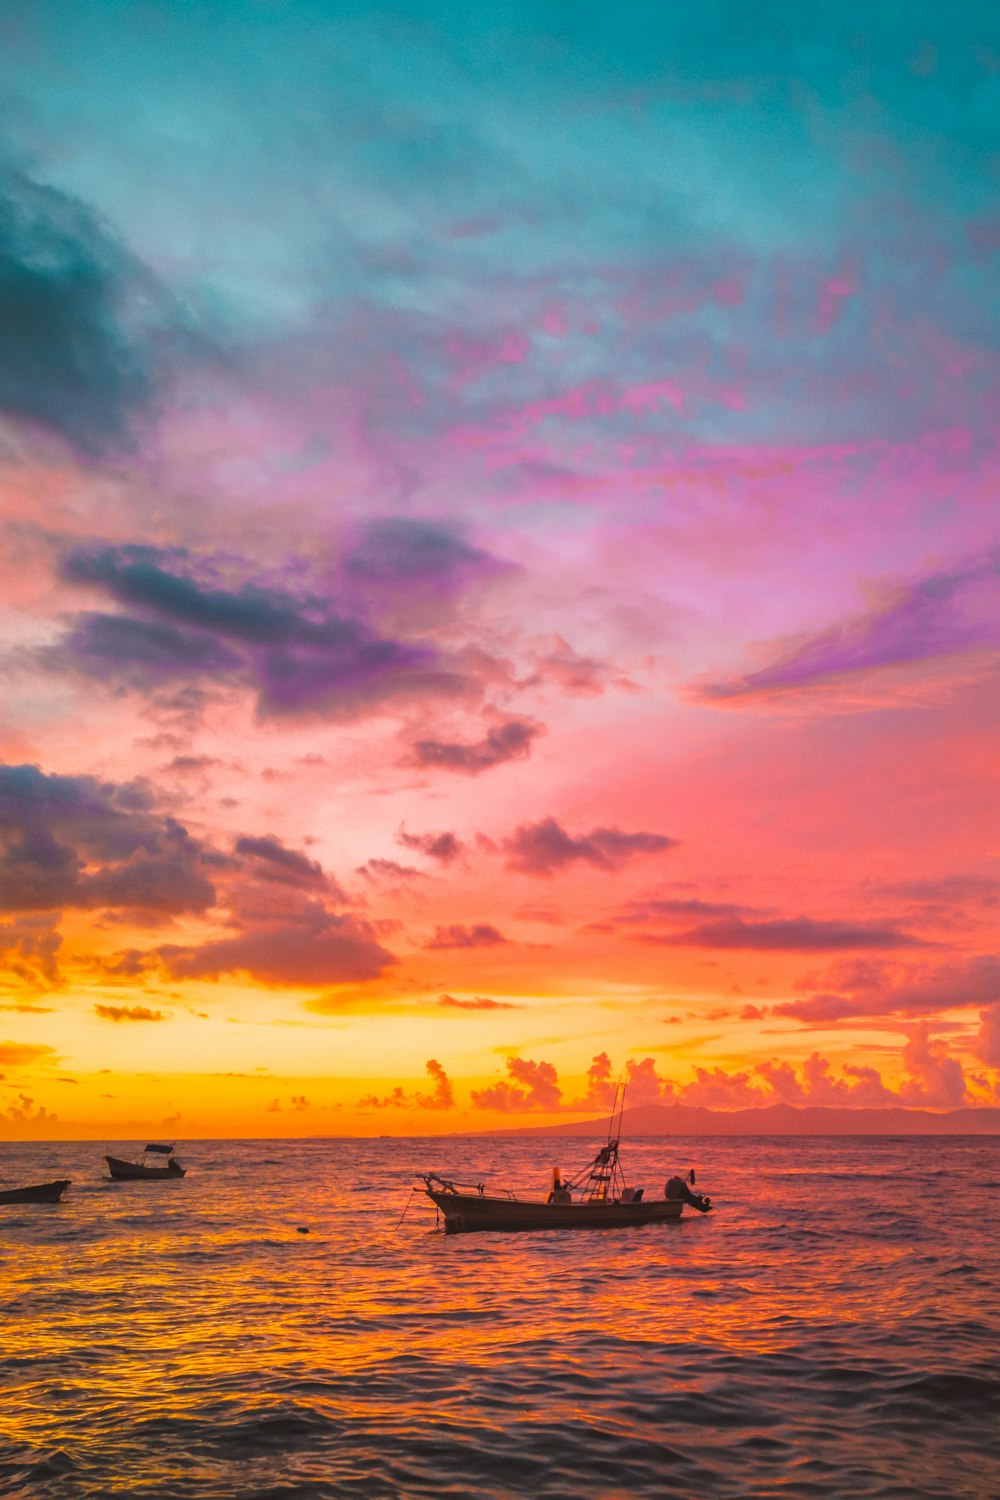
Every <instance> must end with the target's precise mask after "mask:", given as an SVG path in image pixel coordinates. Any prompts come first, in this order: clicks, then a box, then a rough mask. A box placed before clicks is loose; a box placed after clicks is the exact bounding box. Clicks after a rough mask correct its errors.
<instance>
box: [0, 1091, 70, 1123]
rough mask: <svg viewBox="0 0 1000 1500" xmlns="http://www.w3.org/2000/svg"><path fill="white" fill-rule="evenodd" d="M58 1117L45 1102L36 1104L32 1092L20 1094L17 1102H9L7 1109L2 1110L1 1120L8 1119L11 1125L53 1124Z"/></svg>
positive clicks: (0, 1113)
mask: <svg viewBox="0 0 1000 1500" xmlns="http://www.w3.org/2000/svg"><path fill="white" fill-rule="evenodd" d="M58 1118H59V1116H58V1115H56V1114H53V1113H52V1111H51V1110H48V1109H46V1108H45V1105H44V1104H37V1105H36V1104H35V1101H34V1099H33V1098H32V1097H31V1095H30V1094H20V1095H19V1096H18V1102H17V1103H16V1104H9V1105H8V1106H7V1108H6V1109H4V1110H0V1120H6V1121H7V1122H8V1123H9V1124H11V1125H29V1124H30V1125H41V1124H44V1123H45V1122H48V1123H49V1124H51V1123H52V1122H53V1121H55V1120H58Z"/></svg>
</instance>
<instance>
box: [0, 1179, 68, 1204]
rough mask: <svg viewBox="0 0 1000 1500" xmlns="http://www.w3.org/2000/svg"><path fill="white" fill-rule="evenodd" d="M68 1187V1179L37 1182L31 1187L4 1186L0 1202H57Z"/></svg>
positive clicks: (0, 1194) (0, 1193)
mask: <svg viewBox="0 0 1000 1500" xmlns="http://www.w3.org/2000/svg"><path fill="white" fill-rule="evenodd" d="M68 1187H69V1179H68V1178H67V1179H66V1180H65V1181H63V1180H60V1181H59V1182H37V1183H35V1185H34V1186H33V1187H20V1188H5V1189H4V1191H3V1192H0V1203H58V1202H59V1200H60V1199H61V1198H62V1195H63V1193H65V1191H66V1189H67V1188H68Z"/></svg>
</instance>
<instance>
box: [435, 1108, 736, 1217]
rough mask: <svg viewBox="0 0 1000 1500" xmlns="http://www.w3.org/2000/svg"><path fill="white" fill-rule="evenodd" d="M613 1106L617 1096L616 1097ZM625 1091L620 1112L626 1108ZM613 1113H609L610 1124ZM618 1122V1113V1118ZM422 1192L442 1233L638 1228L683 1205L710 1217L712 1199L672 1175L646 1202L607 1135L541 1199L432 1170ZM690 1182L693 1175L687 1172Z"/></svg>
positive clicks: (680, 1209)
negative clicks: (494, 1189)
mask: <svg viewBox="0 0 1000 1500" xmlns="http://www.w3.org/2000/svg"><path fill="white" fill-rule="evenodd" d="M615 1102H616V1103H617V1094H616V1096H615ZM624 1102H625V1101H624V1091H623V1092H622V1108H624ZM614 1118H615V1111H614V1109H612V1113H611V1124H612V1126H613V1124H614ZM619 1123H620V1115H619ZM420 1175H421V1179H422V1181H423V1184H424V1186H423V1188H418V1189H417V1190H416V1191H417V1192H423V1193H425V1194H426V1195H427V1197H428V1198H429V1199H430V1200H431V1202H432V1203H433V1204H434V1206H435V1208H437V1209H438V1210H439V1212H440V1213H441V1214H442V1215H443V1217H444V1232H445V1234H472V1233H476V1232H477V1231H482V1230H506V1231H508V1232H514V1233H516V1232H518V1231H525V1230H535V1229H637V1228H638V1227H639V1226H640V1225H643V1224H666V1223H670V1222H671V1221H673V1222H676V1221H677V1220H678V1219H679V1218H680V1217H681V1214H682V1213H683V1211H684V1205H685V1203H688V1204H690V1205H691V1207H693V1208H696V1209H697V1210H698V1211H699V1212H700V1213H708V1212H709V1210H710V1209H711V1207H712V1200H711V1199H710V1198H706V1197H703V1196H702V1195H701V1194H699V1193H694V1192H692V1191H691V1189H690V1188H689V1187H688V1185H687V1182H685V1180H684V1179H683V1178H681V1177H671V1178H670V1180H669V1181H668V1182H667V1185H666V1189H665V1192H664V1196H663V1197H662V1198H647V1197H645V1195H644V1192H643V1189H642V1188H630V1187H627V1186H626V1184H625V1178H624V1174H623V1172H622V1167H621V1158H620V1152H619V1142H618V1139H617V1138H615V1139H612V1138H611V1135H610V1133H609V1136H608V1142H607V1145H605V1146H602V1147H601V1149H600V1151H598V1153H597V1155H596V1156H595V1157H594V1158H593V1160H592V1161H590V1162H588V1163H587V1165H586V1167H584V1168H583V1170H582V1171H581V1172H580V1173H578V1175H577V1176H576V1177H575V1178H568V1179H564V1178H563V1177H562V1175H561V1173H560V1172H559V1170H558V1169H556V1170H555V1171H554V1172H553V1178H552V1190H551V1192H550V1193H549V1195H548V1198H547V1199H545V1200H541V1199H537V1198H534V1199H532V1198H518V1197H517V1195H516V1194H515V1193H513V1192H510V1191H508V1190H503V1191H501V1192H494V1193H491V1192H487V1190H486V1185H485V1183H482V1182H478V1183H476V1184H474V1185H462V1184H458V1183H455V1182H452V1181H451V1179H450V1178H448V1177H439V1176H438V1175H437V1174H436V1173H434V1172H427V1173H422V1174H420ZM689 1181H690V1182H692V1183H693V1182H694V1173H693V1172H691V1173H690V1174H689Z"/></svg>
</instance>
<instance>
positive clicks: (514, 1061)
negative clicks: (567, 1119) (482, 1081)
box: [470, 1057, 562, 1113]
mask: <svg viewBox="0 0 1000 1500" xmlns="http://www.w3.org/2000/svg"><path fill="white" fill-rule="evenodd" d="M507 1072H508V1074H509V1075H510V1076H509V1078H507V1079H504V1080H503V1081H502V1082H501V1083H495V1084H491V1085H490V1086H489V1087H487V1088H482V1089H473V1090H472V1093H471V1096H470V1097H471V1099H472V1103H473V1105H474V1107H475V1108H476V1109H496V1110H502V1111H503V1112H504V1113H521V1112H524V1111H526V1110H557V1109H559V1107H560V1105H561V1103H562V1089H561V1088H560V1087H559V1075H558V1073H557V1072H556V1070H555V1068H554V1067H553V1065H552V1063H549V1062H532V1061H530V1060H528V1059H527V1058H522V1057H508V1059H507Z"/></svg>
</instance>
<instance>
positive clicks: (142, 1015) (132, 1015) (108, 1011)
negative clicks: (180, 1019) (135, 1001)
mask: <svg viewBox="0 0 1000 1500" xmlns="http://www.w3.org/2000/svg"><path fill="white" fill-rule="evenodd" d="M94 1014H95V1015H98V1016H101V1017H102V1019H103V1020H105V1021H165V1020H166V1019H167V1017H166V1016H165V1015H164V1013H163V1011H162V1010H150V1008H149V1006H148V1005H95V1006H94Z"/></svg>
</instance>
